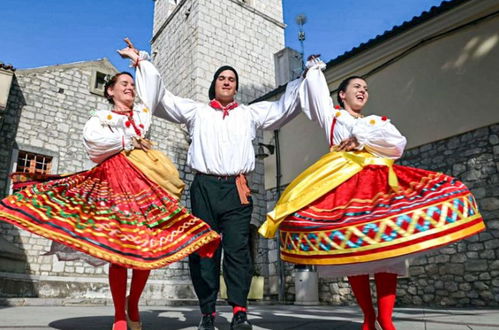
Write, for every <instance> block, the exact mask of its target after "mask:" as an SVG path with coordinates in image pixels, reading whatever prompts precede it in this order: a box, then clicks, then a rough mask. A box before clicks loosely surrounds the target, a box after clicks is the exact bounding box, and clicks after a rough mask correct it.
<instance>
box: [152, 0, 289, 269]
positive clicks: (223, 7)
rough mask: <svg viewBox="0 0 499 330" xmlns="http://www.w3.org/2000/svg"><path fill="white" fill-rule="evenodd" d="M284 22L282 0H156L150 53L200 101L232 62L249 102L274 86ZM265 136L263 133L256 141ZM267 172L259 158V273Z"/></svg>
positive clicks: (168, 81)
mask: <svg viewBox="0 0 499 330" xmlns="http://www.w3.org/2000/svg"><path fill="white" fill-rule="evenodd" d="M282 21H283V18H282V1H281V0H272V1H268V0H250V1H241V0H222V1H216V0H200V1H199V0H198V1H193V0H179V1H174V0H170V1H167V0H157V1H156V3H155V15H154V27H153V38H152V47H151V54H152V55H153V61H154V63H155V65H156V66H157V68H158V70H159V71H160V73H161V76H162V77H163V80H164V82H165V85H166V87H167V88H168V89H169V90H170V91H171V92H172V93H173V94H175V95H177V96H181V97H185V98H190V99H193V100H196V101H199V102H208V101H209V100H208V89H209V86H210V83H211V80H212V78H213V73H214V72H215V71H216V70H217V69H218V68H219V67H220V66H222V65H226V64H227V65H231V66H233V67H234V68H235V69H236V70H237V71H238V74H239V91H238V94H237V96H236V98H237V100H238V102H241V103H248V102H250V101H252V100H254V99H256V98H257V97H260V96H262V95H263V94H265V93H266V92H268V91H270V90H271V89H273V88H274V87H275V84H274V81H275V78H274V77H275V72H274V58H273V55H274V53H276V52H278V51H279V50H281V49H282V48H283V47H284V33H283V32H284V24H283V23H282ZM171 127H172V129H171V130H169V132H170V134H185V132H186V130H185V128H184V127H183V126H181V125H173V124H171ZM175 127H176V128H175ZM261 139H262V134H261V132H260V133H259V134H258V136H257V139H255V145H256V144H257V143H258V142H261ZM176 143H177V144H176V145H175V148H177V149H176V150H179V157H185V154H186V152H187V148H188V142H187V141H184V142H183V143H179V141H178V140H176ZM182 150H183V151H182ZM180 166H182V165H180ZM180 169H181V170H182V171H184V178H185V181H186V183H187V191H186V194H185V195H184V196H186V203H187V205H190V203H189V202H190V201H189V197H188V196H189V194H188V187H189V185H190V182H191V181H192V179H193V174H192V172H191V171H190V169H189V168H184V167H181V168H180ZM263 175H264V166H263V161H260V160H257V162H256V167H255V170H254V171H253V173H251V174H250V175H249V177H248V179H249V183H250V187H251V189H252V192H253V201H254V211H253V219H252V223H253V227H252V229H253V230H252V235H253V237H252V242H253V249H252V251H253V255H254V256H255V257H254V259H255V260H256V263H257V267H256V272H257V273H262V272H263V270H264V268H265V267H264V264H265V263H266V260H267V256H266V255H265V253H264V251H266V249H267V248H266V246H267V242H263V241H260V240H258V238H257V234H256V229H257V226H258V225H259V224H260V223H261V222H262V221H263V219H264V217H265V212H266V201H265V189H264V186H263Z"/></svg>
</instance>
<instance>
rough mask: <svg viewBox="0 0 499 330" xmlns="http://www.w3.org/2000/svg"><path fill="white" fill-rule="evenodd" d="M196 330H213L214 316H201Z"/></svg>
mask: <svg viewBox="0 0 499 330" xmlns="http://www.w3.org/2000/svg"><path fill="white" fill-rule="evenodd" d="M198 330H215V316H214V315H212V314H206V315H203V317H202V318H201V322H199V326H198Z"/></svg>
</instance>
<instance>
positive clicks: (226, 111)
mask: <svg viewBox="0 0 499 330" xmlns="http://www.w3.org/2000/svg"><path fill="white" fill-rule="evenodd" d="M238 106H239V104H238V103H237V102H236V101H234V102H232V103H229V104H228V105H227V106H225V107H224V106H223V105H222V104H221V103H220V102H218V101H217V100H216V99H213V100H211V101H210V107H212V108H213V109H216V110H221V111H223V117H222V119H225V117H226V116H228V115H229V111H230V110H232V109H235V108H237V107H238Z"/></svg>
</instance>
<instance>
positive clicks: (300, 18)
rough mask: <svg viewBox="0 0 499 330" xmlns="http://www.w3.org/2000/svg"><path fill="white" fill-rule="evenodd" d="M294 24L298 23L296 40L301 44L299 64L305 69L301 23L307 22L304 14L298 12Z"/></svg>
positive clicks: (303, 34) (303, 37)
mask: <svg viewBox="0 0 499 330" xmlns="http://www.w3.org/2000/svg"><path fill="white" fill-rule="evenodd" d="M295 21H296V24H298V41H299V42H300V46H301V66H302V69H305V47H304V45H303V42H304V41H305V31H303V25H305V23H307V16H305V14H300V15H298V16H296V18H295Z"/></svg>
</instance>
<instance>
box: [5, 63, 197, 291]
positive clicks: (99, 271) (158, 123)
mask: <svg viewBox="0 0 499 330" xmlns="http://www.w3.org/2000/svg"><path fill="white" fill-rule="evenodd" d="M95 71H99V72H103V73H106V74H114V73H115V72H117V70H116V69H115V68H114V66H112V65H111V64H110V63H109V62H108V61H107V60H106V59H104V60H99V61H91V62H81V63H74V64H64V65H60V66H49V67H43V68H37V69H31V70H18V71H16V74H15V76H14V80H13V84H12V87H11V90H10V95H9V99H8V105H7V107H6V109H5V110H4V111H2V112H0V127H1V128H2V129H1V131H0V195H1V196H0V197H4V196H5V195H6V194H7V193H8V192H9V185H10V183H9V180H8V174H9V173H10V172H11V171H12V170H14V169H15V164H14V163H15V162H16V159H17V154H18V151H19V150H22V151H27V152H33V153H37V154H42V155H46V156H50V157H53V158H52V169H51V173H72V172H78V171H81V170H84V169H87V168H89V167H90V166H91V165H90V163H89V161H88V157H87V155H86V153H85V150H84V148H83V143H82V131H83V126H84V125H85V122H86V121H87V120H88V118H90V115H91V112H92V111H95V110H96V109H108V108H110V105H109V103H108V102H107V100H106V99H105V98H104V97H102V96H101V95H98V94H94V93H92V92H91V91H90V90H91V88H90V86H91V85H92V84H94V82H93V81H92V79H93V78H92V77H93V75H94V73H95ZM150 137H151V139H152V140H154V141H156V142H157V147H158V149H160V150H162V151H164V152H165V153H166V154H167V155H168V156H169V157H170V158H171V159H172V160H173V162H174V163H175V164H177V165H178V167H179V168H180V170H181V174H182V175H184V177H185V166H186V165H185V164H186V153H185V148H182V147H179V146H182V145H185V144H186V135H185V134H184V132H183V131H182V130H179V129H178V128H177V127H176V126H175V125H173V124H170V123H168V122H166V121H165V120H162V119H159V118H155V122H154V124H153V125H152V128H151V132H150ZM188 178H189V176H187V179H188ZM184 196H185V195H184ZM184 202H185V197H184ZM0 231H1V232H2V235H1V237H0V282H1V283H2V285H0V297H50V298H89V299H90V298H92V299H109V297H110V296H109V292H108V285H107V268H108V267H107V266H101V267H93V266H91V265H89V264H87V263H84V262H79V261H78V262H77V261H66V262H62V261H58V260H57V258H56V257H55V256H45V255H44V253H45V252H47V251H49V250H50V246H51V241H50V240H48V239H45V238H42V237H40V236H37V235H33V234H30V233H28V232H26V231H24V230H20V229H18V228H17V227H14V226H12V225H10V224H7V223H3V222H0ZM189 282H190V279H189V275H188V268H187V264H186V263H183V262H178V263H175V264H172V265H170V266H169V267H165V268H163V269H160V270H157V271H154V272H153V273H152V275H151V287H152V288H155V290H156V291H157V292H156V291H154V290H148V291H147V292H149V293H148V294H147V295H146V296H145V299H161V300H162V299H167V298H170V299H177V298H179V296H181V297H183V298H185V299H191V298H194V293H193V291H192V290H191V288H190V287H189V285H188V283H189ZM153 291H154V292H153ZM158 295H163V298H161V297H159V296H158Z"/></svg>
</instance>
